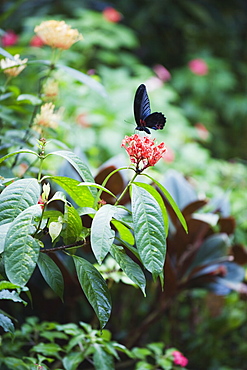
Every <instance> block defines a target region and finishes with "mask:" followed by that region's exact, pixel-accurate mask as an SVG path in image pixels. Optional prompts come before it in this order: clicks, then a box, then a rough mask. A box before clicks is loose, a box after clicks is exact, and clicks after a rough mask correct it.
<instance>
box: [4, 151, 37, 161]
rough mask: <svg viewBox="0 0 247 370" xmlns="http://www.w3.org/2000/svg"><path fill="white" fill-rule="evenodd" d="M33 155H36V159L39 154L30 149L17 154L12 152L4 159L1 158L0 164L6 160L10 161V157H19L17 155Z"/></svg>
mask: <svg viewBox="0 0 247 370" xmlns="http://www.w3.org/2000/svg"><path fill="white" fill-rule="evenodd" d="M24 153H26V154H33V155H35V156H36V157H38V154H37V153H36V152H34V151H33V150H30V149H20V150H17V151H16V152H12V153H9V154H7V155H5V156H3V157H1V158H0V163H2V162H3V161H5V159H8V158H10V157H13V156H14V155H17V154H24Z"/></svg>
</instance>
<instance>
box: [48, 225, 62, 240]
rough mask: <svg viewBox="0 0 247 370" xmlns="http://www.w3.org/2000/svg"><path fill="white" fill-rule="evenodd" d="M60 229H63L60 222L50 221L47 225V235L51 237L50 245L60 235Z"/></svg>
mask: <svg viewBox="0 0 247 370" xmlns="http://www.w3.org/2000/svg"><path fill="white" fill-rule="evenodd" d="M62 227H63V224H62V222H60V221H51V222H50V223H49V227H48V229H49V235H50V237H51V241H52V243H53V242H54V240H56V239H57V237H58V236H59V235H60V233H61V231H62Z"/></svg>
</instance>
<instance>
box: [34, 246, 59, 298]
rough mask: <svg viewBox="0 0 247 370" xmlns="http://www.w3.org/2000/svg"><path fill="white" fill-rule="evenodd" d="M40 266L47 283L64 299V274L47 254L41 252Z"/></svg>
mask: <svg viewBox="0 0 247 370" xmlns="http://www.w3.org/2000/svg"><path fill="white" fill-rule="evenodd" d="M38 267H39V269H40V272H41V274H42V276H43V278H44V279H45V281H46V282H47V284H48V285H49V286H50V287H51V289H52V290H53V291H54V292H55V293H56V294H57V295H58V296H59V297H60V298H61V300H62V301H63V289H64V281H63V275H62V273H61V271H60V269H59V268H58V267H57V265H56V264H55V262H54V261H53V260H52V259H51V258H50V257H49V256H47V254H45V253H40V254H39V259H38Z"/></svg>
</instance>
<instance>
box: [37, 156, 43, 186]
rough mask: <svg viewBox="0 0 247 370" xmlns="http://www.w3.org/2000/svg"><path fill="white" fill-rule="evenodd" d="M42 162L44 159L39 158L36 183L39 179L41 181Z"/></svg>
mask: <svg viewBox="0 0 247 370" xmlns="http://www.w3.org/2000/svg"><path fill="white" fill-rule="evenodd" d="M43 162H44V158H42V157H40V166H39V174H38V181H40V179H41V175H42V168H43Z"/></svg>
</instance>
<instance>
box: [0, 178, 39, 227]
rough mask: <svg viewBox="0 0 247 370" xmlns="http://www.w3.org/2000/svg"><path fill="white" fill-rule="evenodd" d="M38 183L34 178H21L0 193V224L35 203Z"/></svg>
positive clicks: (36, 201) (37, 194) (13, 217)
mask: <svg viewBox="0 0 247 370" xmlns="http://www.w3.org/2000/svg"><path fill="white" fill-rule="evenodd" d="M39 196H40V185H39V183H38V181H37V180H36V179H21V180H17V181H15V182H13V183H12V184H10V185H9V186H7V187H6V188H5V189H4V190H3V191H2V193H1V194H0V225H2V224H7V223H9V222H12V221H13V220H14V219H15V218H16V217H17V216H18V215H19V214H20V213H21V212H22V211H24V210H25V209H26V208H28V207H30V206H32V205H34V204H37V203H38V199H39Z"/></svg>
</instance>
